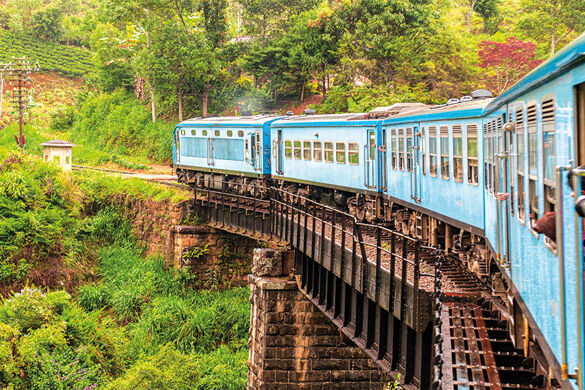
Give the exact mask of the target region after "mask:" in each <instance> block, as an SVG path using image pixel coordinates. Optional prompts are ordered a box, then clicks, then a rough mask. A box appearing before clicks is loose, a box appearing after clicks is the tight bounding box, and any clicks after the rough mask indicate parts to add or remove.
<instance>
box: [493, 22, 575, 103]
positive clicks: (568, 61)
mask: <svg viewBox="0 0 585 390" xmlns="http://www.w3.org/2000/svg"><path fill="white" fill-rule="evenodd" d="M584 60H585V33H584V34H581V36H580V37H579V38H577V39H575V40H574V41H573V42H571V43H570V44H568V45H567V46H565V47H564V48H563V49H562V50H561V51H559V52H558V53H557V54H555V55H554V56H552V57H551V58H549V59H548V60H546V61H545V62H543V63H542V64H540V66H538V67H537V68H536V69H534V70H533V71H532V72H530V73H528V74H527V75H526V76H524V77H523V78H522V79H521V80H520V81H518V82H517V83H516V84H514V85H513V86H512V87H510V88H509V89H508V90H506V91H505V92H504V93H502V94H501V95H500V96H498V97H497V98H496V99H495V100H494V101H493V102H492V103H491V104H489V105H488V106H487V107H486V109H485V111H486V112H488V113H489V112H492V111H494V110H496V109H497V108H498V107H500V106H502V105H504V104H506V103H508V102H510V101H512V100H515V99H516V98H518V97H519V96H521V95H523V94H525V93H527V92H529V91H531V90H533V89H535V88H537V87H539V86H541V85H542V84H544V83H546V82H548V81H550V80H552V79H555V78H557V77H559V76H561V75H562V74H563V73H566V72H567V71H569V70H570V69H571V68H573V67H575V66H577V65H578V64H580V63H582V62H583V61H584Z"/></svg>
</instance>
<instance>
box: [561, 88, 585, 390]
mask: <svg viewBox="0 0 585 390" xmlns="http://www.w3.org/2000/svg"><path fill="white" fill-rule="evenodd" d="M574 140H575V141H574V142H575V151H574V155H575V167H578V168H576V169H574V170H573V174H574V176H575V177H574V182H573V187H576V188H574V189H573V190H574V194H575V197H576V198H577V196H578V195H579V194H581V193H582V192H579V190H581V191H583V190H585V189H583V188H581V189H579V187H580V183H579V181H580V180H579V179H578V178H577V177H578V176H581V175H585V169H583V166H585V83H582V84H579V85H577V86H576V87H575V134H574ZM558 181H559V179H557V182H558ZM561 188H562V187H561ZM558 192H561V191H558ZM574 200H575V199H572V200H571V203H572V204H571V209H572V210H573V212H572V213H567V214H566V215H567V219H566V220H565V221H562V218H563V217H562V213H559V217H560V219H561V220H560V222H559V223H560V224H563V223H569V221H571V216H572V215H574V224H575V237H574V238H572V237H567V238H566V240H563V241H567V242H570V241H573V242H574V243H575V244H574V245H575V260H574V261H575V265H576V270H577V275H578V277H577V278H576V282H577V283H576V290H577V291H576V292H577V310H576V311H577V313H578V314H577V332H578V337H577V339H578V362H579V367H578V368H577V370H576V374H577V383H578V384H579V389H585V314H584V311H585V292H584V289H585V264H584V262H585V258H584V255H585V253H584V251H585V250H584V248H583V236H582V232H581V230H582V229H584V228H585V227H584V226H583V223H584V222H583V218H582V217H581V216H580V215H579V213H578V212H577V210H576V208H575V206H576V204H575V203H574ZM561 210H562V209H561ZM571 222H572V221H571ZM557 226H558V225H557ZM557 229H558V228H557ZM567 245H569V244H567ZM563 257H564V256H559V260H560V261H561V262H569V261H571V259H570V258H568V257H567V258H564V259H563ZM564 276H565V277H566V276H567V275H564ZM568 286H569V284H567V285H566V286H562V287H564V289H563V290H566V293H567V294H571V292H570V290H568V289H567V287H568ZM563 306H564V302H563ZM563 344H564V345H563V346H564V351H563V352H564V354H566V348H567V340H566V339H565V340H563Z"/></svg>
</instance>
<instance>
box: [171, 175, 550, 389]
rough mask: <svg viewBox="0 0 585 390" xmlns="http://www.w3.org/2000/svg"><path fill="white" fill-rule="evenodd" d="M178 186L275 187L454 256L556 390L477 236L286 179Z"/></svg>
mask: <svg viewBox="0 0 585 390" xmlns="http://www.w3.org/2000/svg"><path fill="white" fill-rule="evenodd" d="M177 176H178V178H179V182H181V183H184V184H188V185H190V186H192V187H194V188H199V189H207V188H209V189H214V190H218V191H222V190H223V191H227V192H234V193H238V194H243V195H248V196H252V197H262V198H263V197H267V196H268V195H269V193H270V189H271V188H273V187H277V188H280V189H284V190H286V192H288V193H292V194H297V195H301V196H303V197H306V198H309V199H312V200H315V201H319V202H321V203H325V204H328V205H330V206H336V207H338V208H340V209H341V210H343V211H346V212H349V213H350V214H351V215H353V216H355V217H356V218H357V219H358V220H359V221H362V222H369V223H377V224H383V225H385V226H387V227H389V228H392V229H394V230H397V231H399V232H401V233H403V234H406V235H409V236H411V237H414V238H418V239H420V240H422V242H424V243H425V244H426V245H429V246H432V247H437V246H440V247H441V248H442V249H443V250H444V251H445V253H446V254H448V255H450V256H451V257H456V258H457V259H458V260H459V262H460V263H461V265H462V266H465V267H466V268H467V269H468V270H469V271H470V272H471V273H473V274H474V275H475V276H476V277H477V278H478V279H480V280H481V281H482V282H483V284H484V285H485V286H486V287H487V288H488V289H489V291H490V293H491V295H492V297H495V298H496V299H498V301H499V302H500V303H501V309H502V312H503V317H504V318H505V320H506V322H507V323H508V331H509V334H510V338H511V339H512V341H513V342H514V344H515V346H516V348H517V349H518V350H523V351H524V355H525V356H526V358H527V361H532V362H533V363H532V364H533V365H534V366H535V367H536V369H537V372H539V373H540V374H541V375H542V376H543V377H544V378H547V380H546V381H545V383H546V387H545V388H546V389H557V388H559V386H558V383H559V382H558V381H557V380H555V379H554V377H556V376H557V375H555V374H553V371H556V370H553V369H552V368H551V365H552V364H551V363H550V362H551V361H553V360H554V361H556V360H555V359H554V357H551V356H547V354H546V353H543V351H542V349H541V348H540V347H539V342H538V340H537V339H536V332H534V331H533V330H532V329H533V328H536V325H535V324H533V321H531V317H530V316H529V315H526V314H525V313H526V312H527V308H526V307H525V306H524V304H523V302H522V300H521V297H520V296H519V295H518V294H517V293H516V292H515V289H514V288H513V287H512V283H511V281H509V280H508V279H507V277H506V276H505V273H504V272H503V270H502V268H501V264H499V263H498V261H497V257H496V255H495V253H494V251H493V249H492V248H490V247H489V245H488V244H487V242H486V239H485V238H484V237H482V236H481V235H478V234H474V233H473V232H471V231H467V230H464V229H461V228H460V227H457V226H455V225H453V224H450V223H448V222H446V221H444V220H441V219H440V218H437V217H434V216H432V215H430V213H425V212H422V211H417V210H414V209H411V208H408V207H406V206H403V205H399V204H397V203H395V202H392V201H391V200H389V199H385V198H383V197H381V196H379V195H371V194H364V193H351V192H347V191H341V190H337V189H332V188H327V187H321V186H314V185H307V184H299V183H293V182H288V181H284V180H272V179H268V180H266V179H264V178H262V177H257V178H253V177H243V176H235V175H223V174H216V173H206V172H195V171H188V170H177Z"/></svg>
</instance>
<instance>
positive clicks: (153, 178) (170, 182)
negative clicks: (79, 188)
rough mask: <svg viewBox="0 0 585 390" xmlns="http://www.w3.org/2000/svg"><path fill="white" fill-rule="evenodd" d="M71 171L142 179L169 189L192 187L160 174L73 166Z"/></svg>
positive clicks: (175, 178) (170, 176) (188, 188)
mask: <svg viewBox="0 0 585 390" xmlns="http://www.w3.org/2000/svg"><path fill="white" fill-rule="evenodd" d="M71 169H72V170H74V171H80V172H81V171H90V172H91V171H93V172H101V173H104V174H108V175H116V176H121V177H127V178H133V179H140V180H145V181H150V182H154V183H158V184H162V185H165V186H168V187H175V188H181V189H186V190H190V189H191V187H189V186H187V185H184V184H180V183H178V182H177V177H176V176H174V175H158V174H141V173H136V172H130V171H118V170H114V169H106V168H97V167H89V166H86V165H72V166H71Z"/></svg>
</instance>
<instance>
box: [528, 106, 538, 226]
mask: <svg viewBox="0 0 585 390" xmlns="http://www.w3.org/2000/svg"><path fill="white" fill-rule="evenodd" d="M526 131H527V133H528V201H529V203H528V205H529V209H530V227H533V226H534V224H535V223H536V221H537V220H538V212H539V210H538V194H537V190H538V186H537V185H536V183H537V181H538V161H537V156H538V138H537V137H538V131H537V107H536V104H531V105H530V106H528V108H527V109H526Z"/></svg>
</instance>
